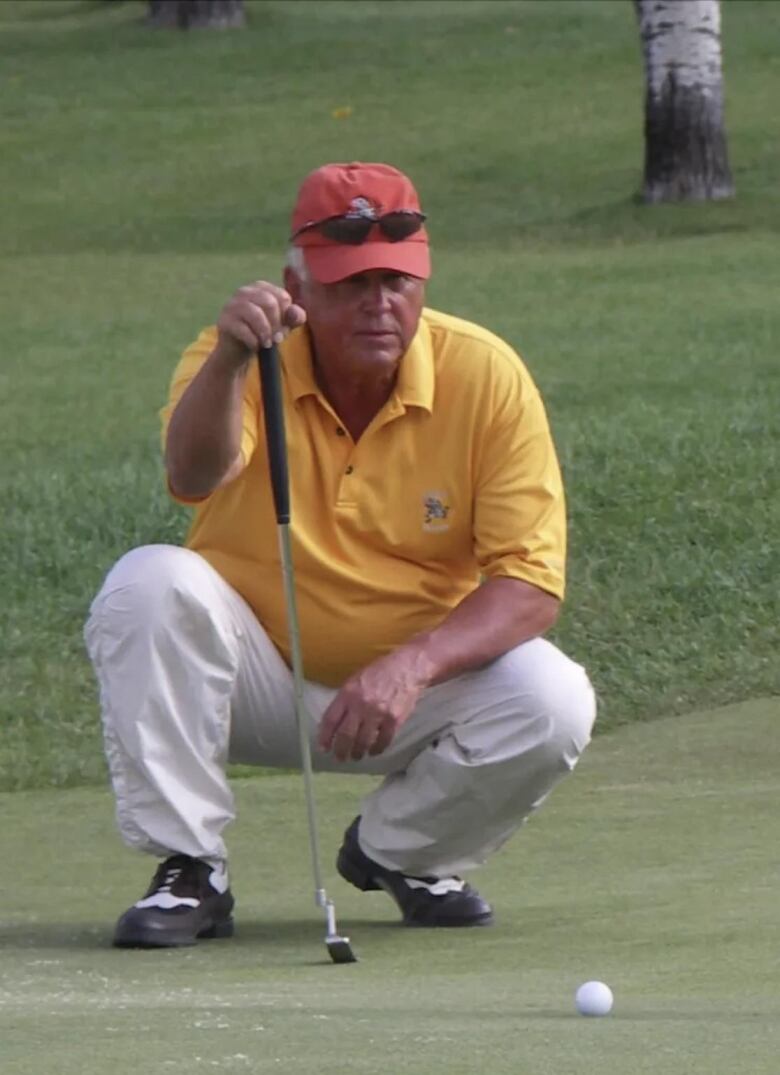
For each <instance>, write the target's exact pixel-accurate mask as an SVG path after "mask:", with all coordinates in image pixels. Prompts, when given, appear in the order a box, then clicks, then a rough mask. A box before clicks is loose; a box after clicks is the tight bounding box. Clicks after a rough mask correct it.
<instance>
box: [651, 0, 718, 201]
mask: <svg viewBox="0 0 780 1075" xmlns="http://www.w3.org/2000/svg"><path fill="white" fill-rule="evenodd" d="M636 8H637V14H638V16H639V32H640V36H641V39H642V47H643V51H644V59H645V74H646V97H645V183H644V198H645V201H649V202H657V201H683V200H703V199H708V198H726V197H730V196H731V195H732V194H733V193H734V187H733V183H732V180H731V174H730V171H729V165H728V153H727V149H726V136H725V129H724V121H723V65H722V54H721V40H720V0H636Z"/></svg>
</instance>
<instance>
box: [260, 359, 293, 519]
mask: <svg viewBox="0 0 780 1075" xmlns="http://www.w3.org/2000/svg"><path fill="white" fill-rule="evenodd" d="M258 359H259V363H260V383H261V385H262V390H263V392H262V394H263V413H264V414H265V440H266V444H267V445H268V465H269V467H270V470H271V486H272V488H273V493H274V505H275V507H276V521H277V523H289V521H290V479H289V476H288V473H287V445H286V443H285V439H284V407H283V405H282V374H281V368H280V365H279V353H278V351H277V350H276V346H275V345H273V344H272V345H271V346H270V347H261V348H260V351H259V354H258Z"/></svg>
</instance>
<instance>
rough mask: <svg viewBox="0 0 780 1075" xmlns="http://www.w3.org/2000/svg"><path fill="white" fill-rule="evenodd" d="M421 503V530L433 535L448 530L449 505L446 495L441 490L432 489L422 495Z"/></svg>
mask: <svg viewBox="0 0 780 1075" xmlns="http://www.w3.org/2000/svg"><path fill="white" fill-rule="evenodd" d="M422 502H423V524H422V528H423V530H425V531H426V532H427V533H433V534H441V533H443V532H444V531H445V530H449V528H450V524H449V514H450V505H449V503H448V497H447V494H446V493H445V492H442V490H441V489H434V490H432V491H431V492H429V493H423V498H422Z"/></svg>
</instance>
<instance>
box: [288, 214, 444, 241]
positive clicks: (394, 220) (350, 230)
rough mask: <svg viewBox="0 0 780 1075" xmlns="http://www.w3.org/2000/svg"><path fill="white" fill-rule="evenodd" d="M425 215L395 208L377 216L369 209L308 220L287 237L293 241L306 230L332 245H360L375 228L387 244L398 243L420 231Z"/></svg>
mask: <svg viewBox="0 0 780 1075" xmlns="http://www.w3.org/2000/svg"><path fill="white" fill-rule="evenodd" d="M425 219H426V218H425V213H418V212H416V211H415V210H412V209H397V210H395V211H394V212H391V213H383V214H382V216H377V215H376V214H375V213H374V211H373V210H370V211H368V210H365V209H364V210H361V211H360V212H359V213H346V214H344V215H343V216H329V217H326V218H325V219H324V220H312V221H310V222H309V223H308V224H304V225H303V227H302V228H298V230H297V231H294V232H293V233H292V235H291V236H290V241H291V242H292V241H293V240H294V239H297V238H298V236H299V235H303V234H304V233H305V232H307V231H316V232H318V233H319V234H320V235H323V236H324V237H325V238H326V239H330V240H331V241H332V242H334V243H348V244H350V245H352V246H357V245H359V244H360V243H364V242H365V241H366V239H367V238H368V236H369V234H370V232H371V229H372V228H373V227H374V225H375V224H376V226H377V227H378V228H379V230H380V231H381V232H382V234H383V235H384V237H385V238H386V239H389V240H390V242H391V243H400V242H401V241H402V240H403V239H408V238H409V236H410V235H414V234H415V233H416V232H418V231H419V230H420V228H421V227H422V226H423V223H424V221H425Z"/></svg>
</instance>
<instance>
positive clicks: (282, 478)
mask: <svg viewBox="0 0 780 1075" xmlns="http://www.w3.org/2000/svg"><path fill="white" fill-rule="evenodd" d="M258 359H259V364H260V381H261V384H262V388H263V413H264V414H265V436H266V444H267V445H268V465H269V468H270V471H271V487H272V489H273V494H274V506H275V508H276V523H277V528H278V532H279V549H280V553H281V559H282V574H283V576H284V596H285V600H286V603H287V623H288V626H289V629H290V651H291V654H292V673H293V689H294V692H295V723H296V724H297V726H298V739H299V741H300V746H301V769H302V772H303V787H304V792H305V795H306V815H307V818H308V822H309V848H310V850H311V865H312V873H313V875H314V902H315V903H316V905H317V906H318V907H321V908H322V909H323V910H324V911H325V920H326V923H327V925H326V930H327V932H326V934H325V946H326V947H327V949H328V954H329V956H330V958H331V959H332V960H333V962H334V963H356V962H357V956H356V955H355V953H354V952H353V951H352V946H351V945H350V943H349V937H342V936H341V935H340V934H339V932H338V930H337V929H336V908H335V907H334V905H333V901H332V900H329V899H328V896H327V893H326V892H325V887H324V885H323V883H322V868H321V866H320V846H319V838H318V835H317V812H316V807H315V803H314V783H313V777H312V766H311V747H310V745H309V715H308V713H307V712H306V706H305V704H304V701H303V682H304V681H303V660H302V657H301V635H300V629H299V626H298V608H297V605H296V601H295V579H294V576H293V562H292V546H291V544H290V481H289V476H288V468H287V442H286V439H285V433H284V409H283V406H282V380H281V372H280V368H279V354H278V352H277V349H276V347H275V346H274V345H273V344H272V345H271V347H262V348H260V351H259V354H258Z"/></svg>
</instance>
